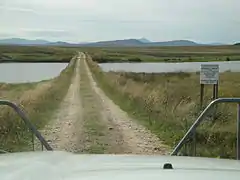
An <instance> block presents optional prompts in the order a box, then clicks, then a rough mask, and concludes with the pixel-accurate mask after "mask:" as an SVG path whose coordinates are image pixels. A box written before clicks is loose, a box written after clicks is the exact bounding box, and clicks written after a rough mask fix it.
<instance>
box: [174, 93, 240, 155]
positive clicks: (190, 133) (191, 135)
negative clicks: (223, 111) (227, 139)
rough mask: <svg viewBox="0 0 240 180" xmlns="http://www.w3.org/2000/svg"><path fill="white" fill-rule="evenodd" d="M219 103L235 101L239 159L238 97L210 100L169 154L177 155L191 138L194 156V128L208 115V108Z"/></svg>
mask: <svg viewBox="0 0 240 180" xmlns="http://www.w3.org/2000/svg"><path fill="white" fill-rule="evenodd" d="M219 103H237V104H238V106H237V160H240V98H219V99H216V100H214V101H212V102H211V103H210V104H209V105H208V106H207V107H206V108H205V109H204V111H203V112H202V113H201V114H200V116H199V117H198V118H197V120H196V121H195V122H194V123H193V125H192V126H191V127H190V129H189V130H188V131H187V133H186V134H185V135H184V137H183V138H182V139H181V140H180V142H179V143H178V144H177V146H176V147H175V148H174V150H173V151H172V153H171V155H172V156H176V155H178V153H179V151H180V150H181V148H182V147H183V146H184V145H185V144H186V143H187V142H188V141H189V139H190V138H193V146H194V148H193V149H194V150H193V155H194V156H196V129H197V127H198V126H199V125H200V124H201V123H202V122H203V120H204V118H205V117H206V116H207V115H208V113H209V112H210V110H211V109H212V108H213V107H214V105H216V104H219Z"/></svg>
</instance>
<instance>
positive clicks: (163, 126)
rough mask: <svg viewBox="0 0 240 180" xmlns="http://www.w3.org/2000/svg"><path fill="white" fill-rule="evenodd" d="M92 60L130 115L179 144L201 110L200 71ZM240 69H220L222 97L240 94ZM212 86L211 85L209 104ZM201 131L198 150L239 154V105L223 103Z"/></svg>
mask: <svg viewBox="0 0 240 180" xmlns="http://www.w3.org/2000/svg"><path fill="white" fill-rule="evenodd" d="M88 64H89V66H90V68H91V70H92V72H93V74H94V77H95V79H96V80H97V82H98V83H99V85H100V86H101V88H102V89H103V90H104V91H105V93H106V94H107V95H108V96H109V97H110V98H111V99H113V100H114V101H115V103H117V104H118V105H119V106H120V107H121V108H122V109H123V110H124V111H126V112H128V113H129V115H130V116H132V117H134V118H135V119H137V120H138V121H139V122H140V123H142V124H143V125H145V126H146V127H147V128H149V129H150V130H151V131H152V132H153V133H155V134H156V135H157V136H158V137H159V138H160V139H161V140H163V141H164V142H165V143H166V144H167V145H169V146H171V147H174V146H175V145H176V144H177V143H178V142H179V140H180V139H181V138H182V137H183V135H184V134H185V132H186V131H187V129H188V128H189V127H190V125H191V124H192V123H193V122H194V121H195V120H196V118H197V116H198V115H199V98H200V97H199V96H200V93H199V89H200V85H199V75H198V74H197V73H165V74H145V73H140V74H136V73H113V72H109V73H104V72H102V71H101V70H100V68H99V67H98V66H97V64H96V63H94V62H92V61H91V60H89V61H88ZM239 84H240V73H231V72H226V73H223V74H221V75H220V87H219V95H220V97H239V96H240V93H239V88H240V86H239ZM211 90H212V87H210V86H207V87H206V89H205V95H206V96H205V99H204V100H205V101H204V105H205V106H206V105H207V104H208V103H209V102H210V101H211V95H212V92H211ZM217 110H218V111H217V113H216V116H215V119H214V120H213V116H212V114H210V115H209V116H208V117H207V118H206V121H205V123H203V124H202V125H201V126H200V127H199V129H198V131H197V141H198V144H197V155H198V156H207V157H217V156H221V157H222V158H235V155H236V148H235V146H236V105H232V104H231V105H226V104H224V105H218V107H217Z"/></svg>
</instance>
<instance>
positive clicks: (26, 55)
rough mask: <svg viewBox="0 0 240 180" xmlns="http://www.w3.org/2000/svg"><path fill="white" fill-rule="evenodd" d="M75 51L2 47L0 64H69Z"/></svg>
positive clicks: (31, 47)
mask: <svg viewBox="0 0 240 180" xmlns="http://www.w3.org/2000/svg"><path fill="white" fill-rule="evenodd" d="M74 53H75V49H70V48H61V47H40V46H39V47H37V46H0V62H69V61H70V59H71V57H72V55H73V54H74Z"/></svg>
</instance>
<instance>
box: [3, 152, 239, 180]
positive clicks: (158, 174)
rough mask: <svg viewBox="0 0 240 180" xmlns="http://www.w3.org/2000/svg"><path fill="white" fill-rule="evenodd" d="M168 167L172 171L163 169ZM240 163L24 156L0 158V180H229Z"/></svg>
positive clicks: (61, 154) (168, 158) (55, 154)
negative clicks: (167, 164) (166, 164)
mask: <svg viewBox="0 0 240 180" xmlns="http://www.w3.org/2000/svg"><path fill="white" fill-rule="evenodd" d="M165 163H171V164H172V166H173V169H163V165H164V164H165ZM239 177H240V162H239V161H236V160H221V159H212V158H192V157H177V156H159V155H152V156H145V155H144V156H142V155H83V154H72V153H68V152H58V151H53V152H24V153H12V154H3V155H0V179H1V180H30V179H34V180H78V179H81V180H112V179H114V180H128V179H129V180H134V179H137V180H147V179H149V180H188V179H189V180H190V179H191V180H193V179H194V180H223V179H227V180H231V179H239Z"/></svg>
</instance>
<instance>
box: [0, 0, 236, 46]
mask: <svg viewBox="0 0 240 180" xmlns="http://www.w3.org/2000/svg"><path fill="white" fill-rule="evenodd" d="M239 7H240V1H239V0H0V22H1V24H0V39H4V38H13V37H19V38H28V39H46V40H50V41H68V42H94V41H102V40H114V39H127V38H141V37H145V38H147V39H149V40H151V41H168V40H180V39H188V40H193V41H196V42H199V43H210V42H221V43H235V42H238V41H240V33H239V30H240V18H239V17H240V11H239Z"/></svg>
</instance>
